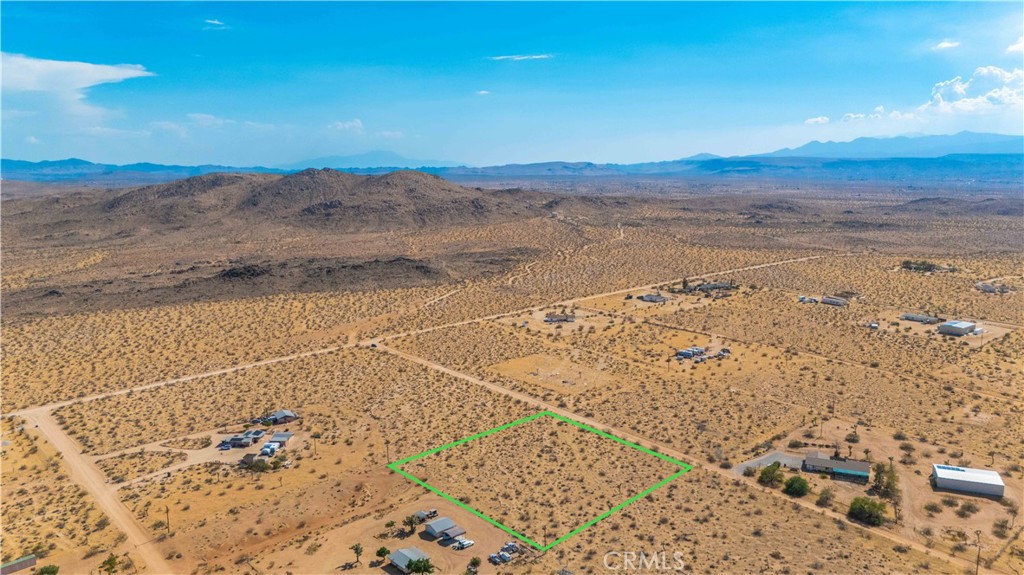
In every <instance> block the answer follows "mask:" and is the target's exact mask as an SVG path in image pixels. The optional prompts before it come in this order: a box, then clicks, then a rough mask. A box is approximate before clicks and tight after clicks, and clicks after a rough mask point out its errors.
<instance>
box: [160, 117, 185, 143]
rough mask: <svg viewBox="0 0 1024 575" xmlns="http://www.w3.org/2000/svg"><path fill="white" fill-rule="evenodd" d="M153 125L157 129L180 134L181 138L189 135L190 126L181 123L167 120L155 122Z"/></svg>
mask: <svg viewBox="0 0 1024 575" xmlns="http://www.w3.org/2000/svg"><path fill="white" fill-rule="evenodd" d="M152 126H153V127H154V128H156V129H157V130H163V131H165V132H170V133H172V134H174V135H176V136H178V137H179V138H181V139H185V138H187V137H188V128H186V127H185V126H182V125H181V124H177V123H175V122H166V121H161V122H153V123H152Z"/></svg>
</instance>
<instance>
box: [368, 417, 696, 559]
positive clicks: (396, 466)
mask: <svg viewBox="0 0 1024 575" xmlns="http://www.w3.org/2000/svg"><path fill="white" fill-rule="evenodd" d="M541 417H553V418H555V419H557V420H559V421H564V422H566V423H568V424H571V425H575V426H576V427H578V428H580V429H583V430H585V431H589V432H591V433H596V434H597V435H600V436H601V437H604V438H606V439H611V440H612V441H615V442H617V443H621V444H622V445H625V446H628V447H631V448H633V449H636V450H638V451H642V452H644V453H646V454H648V455H652V456H654V457H657V458H658V459H661V460H663V461H667V462H669V463H671V464H673V465H676V466H678V467H679V471H677V472H675V473H673V474H672V475H669V476H668V477H666V478H665V479H662V480H661V481H659V482H658V483H656V484H654V485H652V486H650V487H648V488H647V489H645V490H643V491H641V492H640V493H637V494H636V495H634V496H632V497H630V498H629V499H627V500H625V501H623V502H622V503H619V504H618V505H616V506H615V507H612V508H611V509H609V510H608V511H605V512H604V513H602V514H601V515H598V516H597V517H595V518H593V519H591V520H590V521H587V522H586V523H584V524H583V525H580V526H579V527H577V528H575V529H573V530H572V531H570V532H569V533H567V534H565V535H563V536H561V537H559V538H558V539H555V540H554V541H552V542H551V543H548V544H547V545H542V544H540V543H538V542H536V541H534V540H533V539H530V538H529V537H527V536H526V535H523V534H522V533H519V532H518V531H515V530H514V529H512V528H510V527H508V526H506V525H504V524H502V523H500V522H499V521H497V520H495V519H492V518H491V517H489V516H487V515H485V514H484V513H483V512H481V511H479V510H477V509H474V508H473V507H470V506H469V505H467V504H465V503H463V502H462V501H459V500H458V499H456V498H454V497H452V496H451V495H449V494H447V493H445V492H444V491H441V490H440V489H438V488H437V487H434V486H433V485H430V484H429V483H427V482H426V481H423V480H422V479H420V478H419V477H416V476H415V475H412V474H410V473H408V472H407V471H405V470H403V469H402V466H403V465H405V464H407V463H410V462H413V461H416V460H417V459H422V458H424V457H427V456H429V455H433V454H435V453H438V452H440V451H444V450H446V449H450V448H452V447H456V446H458V445H462V444H463V443H469V442H470V441H474V440H476V439H480V438H481V437H487V436H488V435H492V434H494V433H498V432H500V431H504V430H506V429H509V428H511V427H515V426H517V425H522V424H524V423H529V422H531V421H533V420H535V419H540V418H541ZM388 468H389V469H391V470H392V471H394V472H396V473H398V474H400V475H402V476H403V477H405V478H406V479H408V480H409V481H412V482H413V483H415V484H417V485H419V486H421V487H423V488H424V489H426V490H427V491H430V492H432V493H436V494H437V495H439V496H441V497H443V498H444V499H445V500H447V501H449V502H451V503H454V504H455V505H457V506H459V507H461V508H462V509H465V510H466V511H468V512H470V513H472V514H473V515H476V516H477V517H479V518H481V519H483V520H484V521H487V522H488V523H490V524H491V525H494V526H495V527H497V528H498V529H501V530H502V531H504V532H506V533H508V534H509V535H512V536H513V537H515V538H516V539H519V540H520V541H523V542H525V543H528V544H529V545H530V546H532V547H533V548H535V549H537V550H539V551H547V550H549V549H551V548H552V547H554V546H555V545H558V544H559V543H561V542H563V541H565V540H567V539H569V538H571V537H573V536H575V535H578V534H579V533H581V532H582V531H584V530H586V529H587V528H589V527H592V526H594V525H596V524H597V523H598V522H600V521H601V520H603V519H607V518H608V517H610V516H611V515H613V514H615V513H616V512H617V511H619V510H621V509H623V508H625V507H626V506H628V505H630V504H631V503H633V502H635V501H637V500H639V499H641V498H643V497H646V496H647V495H649V494H651V493H653V492H654V491H656V490H658V489H660V488H662V487H664V486H665V485H667V484H669V483H671V482H672V481H673V480H674V479H676V478H677V477H679V476H681V475H683V474H684V473H686V472H688V471H690V470H691V469H693V467H692V466H690V465H687V464H686V463H683V462H682V461H679V460H678V459H675V458H672V457H669V456H667V455H665V454H664V453H658V452H657V451H653V450H651V449H648V448H646V447H644V446H642V445H637V444H636V443H633V442H632V441H627V440H625V439H623V438H621V437H617V436H615V435H612V434H610V433H606V432H604V431H601V430H600V429H595V428H593V427H591V426H589V425H586V424H583V423H580V422H578V421H576V420H574V419H572V418H569V417H566V416H564V415H560V414H557V413H554V412H552V411H541V412H539V413H535V414H533V415H530V416H527V417H524V418H522V419H517V420H515V421H513V422H511V423H506V424H504V425H499V426H498V427H495V428H493V429H488V430H487V431H482V432H480V433H477V434H476V435H470V436H469V437H465V438H463V439H460V440H458V441H453V442H451V443H447V444H445V445H442V446H440V447H435V448H434V449H430V450H428V451H424V452H423V453H419V454H416V455H413V456H411V457H406V458H404V459H399V460H398V461H395V462H393V463H389V464H388Z"/></svg>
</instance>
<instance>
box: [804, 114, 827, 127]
mask: <svg viewBox="0 0 1024 575" xmlns="http://www.w3.org/2000/svg"><path fill="white" fill-rule="evenodd" d="M828 122H829V119H828V116H817V117H814V118H807V119H806V120H804V123H805V124H812V125H813V124H827V123H828Z"/></svg>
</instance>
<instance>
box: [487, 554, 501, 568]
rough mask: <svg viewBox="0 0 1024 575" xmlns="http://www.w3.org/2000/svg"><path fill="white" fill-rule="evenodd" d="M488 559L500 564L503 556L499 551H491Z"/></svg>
mask: <svg viewBox="0 0 1024 575" xmlns="http://www.w3.org/2000/svg"><path fill="white" fill-rule="evenodd" d="M487 560H488V561H490V562H491V563H492V564H494V565H498V564H499V563H501V558H500V557H498V554H497V553H491V554H490V555H488V556H487Z"/></svg>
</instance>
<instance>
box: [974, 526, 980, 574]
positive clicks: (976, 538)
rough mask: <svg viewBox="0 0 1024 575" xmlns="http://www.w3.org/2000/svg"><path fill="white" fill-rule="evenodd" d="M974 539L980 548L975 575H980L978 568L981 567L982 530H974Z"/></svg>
mask: <svg viewBox="0 0 1024 575" xmlns="http://www.w3.org/2000/svg"><path fill="white" fill-rule="evenodd" d="M974 537H975V540H976V543H975V544H976V545H977V546H978V558H977V559H975V560H974V575H978V567H979V566H981V529H975V530H974Z"/></svg>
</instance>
